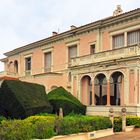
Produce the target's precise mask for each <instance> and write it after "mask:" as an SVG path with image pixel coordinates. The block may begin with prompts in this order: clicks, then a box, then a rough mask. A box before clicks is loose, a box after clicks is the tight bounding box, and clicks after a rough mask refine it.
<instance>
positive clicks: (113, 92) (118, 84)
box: [110, 71, 124, 105]
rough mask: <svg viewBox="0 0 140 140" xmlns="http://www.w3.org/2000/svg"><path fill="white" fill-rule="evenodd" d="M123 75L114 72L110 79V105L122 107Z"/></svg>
mask: <svg viewBox="0 0 140 140" xmlns="http://www.w3.org/2000/svg"><path fill="white" fill-rule="evenodd" d="M123 77H124V76H123V73H122V72H118V71H117V72H114V73H113V74H112V75H111V77H110V104H111V105H120V104H121V95H122V94H123Z"/></svg>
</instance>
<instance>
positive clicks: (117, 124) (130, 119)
mask: <svg viewBox="0 0 140 140" xmlns="http://www.w3.org/2000/svg"><path fill="white" fill-rule="evenodd" d="M130 125H135V127H138V128H140V117H137V116H126V126H130ZM121 131H122V118H121V117H115V118H114V132H121Z"/></svg>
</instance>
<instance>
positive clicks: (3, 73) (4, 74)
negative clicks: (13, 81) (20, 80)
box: [0, 71, 18, 77]
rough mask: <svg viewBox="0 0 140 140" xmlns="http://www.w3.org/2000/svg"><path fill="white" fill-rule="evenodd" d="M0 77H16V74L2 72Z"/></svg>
mask: <svg viewBox="0 0 140 140" xmlns="http://www.w3.org/2000/svg"><path fill="white" fill-rule="evenodd" d="M0 76H10V77H18V74H17V73H14V72H10V71H2V72H0Z"/></svg>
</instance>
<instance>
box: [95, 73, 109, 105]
mask: <svg viewBox="0 0 140 140" xmlns="http://www.w3.org/2000/svg"><path fill="white" fill-rule="evenodd" d="M94 94H95V105H106V104H107V80H106V76H105V75H104V74H102V73H101V74H98V75H97V76H96V77H95V80H94Z"/></svg>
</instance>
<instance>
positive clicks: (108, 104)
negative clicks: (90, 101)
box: [107, 80, 110, 106]
mask: <svg viewBox="0 0 140 140" xmlns="http://www.w3.org/2000/svg"><path fill="white" fill-rule="evenodd" d="M107 106H110V80H107Z"/></svg>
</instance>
